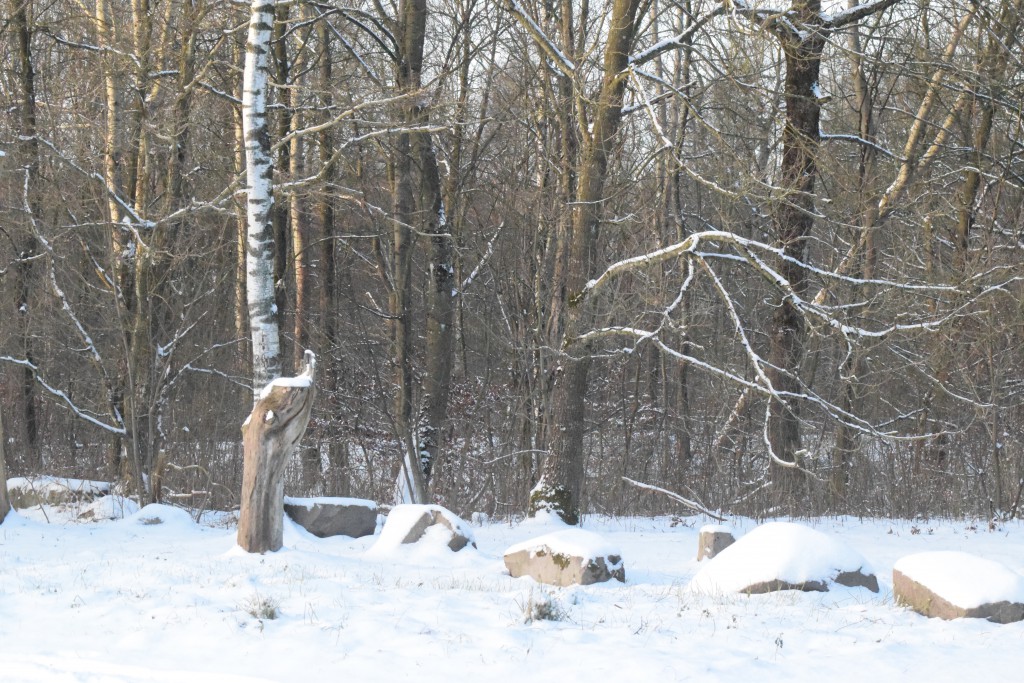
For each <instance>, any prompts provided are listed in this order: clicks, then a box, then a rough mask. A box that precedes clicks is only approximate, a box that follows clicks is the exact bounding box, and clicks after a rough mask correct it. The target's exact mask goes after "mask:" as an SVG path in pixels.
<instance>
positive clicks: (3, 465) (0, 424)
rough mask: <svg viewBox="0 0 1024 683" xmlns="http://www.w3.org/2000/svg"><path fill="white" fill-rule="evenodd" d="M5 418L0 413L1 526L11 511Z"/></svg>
mask: <svg viewBox="0 0 1024 683" xmlns="http://www.w3.org/2000/svg"><path fill="white" fill-rule="evenodd" d="M6 442H7V439H6V438H5V437H4V416H3V413H0V524H3V521H4V518H5V517H7V513H8V512H10V511H11V501H10V499H9V497H8V495H7V460H6V458H5V454H4V444H5V443H6Z"/></svg>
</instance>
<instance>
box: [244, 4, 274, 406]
mask: <svg viewBox="0 0 1024 683" xmlns="http://www.w3.org/2000/svg"><path fill="white" fill-rule="evenodd" d="M274 10H275V3H274V1H273V0H271V1H270V2H267V0H253V2H252V5H251V8H250V17H249V36H248V40H247V42H246V47H245V69H244V71H243V74H242V130H243V136H244V138H245V174H246V193H247V198H246V217H247V227H248V234H247V251H246V297H247V301H248V307H249V334H250V338H251V340H252V374H253V395H254V397H258V396H259V392H260V391H261V390H262V388H263V387H264V386H266V385H267V383H268V382H270V380H272V379H274V378H275V377H278V376H280V374H281V342H280V324H279V313H278V310H277V304H276V303H275V299H274V229H273V209H274V167H273V163H272V158H271V144H270V128H269V125H268V121H267V103H268V101H269V99H270V39H271V36H272V35H273V30H274V15H275V12H274Z"/></svg>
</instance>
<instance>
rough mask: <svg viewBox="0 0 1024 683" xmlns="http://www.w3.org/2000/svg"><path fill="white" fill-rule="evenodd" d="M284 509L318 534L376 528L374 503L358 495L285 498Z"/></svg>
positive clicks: (357, 534) (370, 531)
mask: <svg viewBox="0 0 1024 683" xmlns="http://www.w3.org/2000/svg"><path fill="white" fill-rule="evenodd" d="M284 511H285V514H287V515H288V516H289V517H291V519H292V521H293V522H295V523H296V524H298V525H299V526H301V527H302V528H303V529H305V530H306V531H308V532H309V533H311V534H313V535H314V536H319V537H320V538H327V537H328V536H351V537H352V538H360V537H362V536H370V535H372V534H373V532H374V530H375V529H376V528H377V504H376V503H375V502H373V501H372V500H363V499H361V498H285V499H284Z"/></svg>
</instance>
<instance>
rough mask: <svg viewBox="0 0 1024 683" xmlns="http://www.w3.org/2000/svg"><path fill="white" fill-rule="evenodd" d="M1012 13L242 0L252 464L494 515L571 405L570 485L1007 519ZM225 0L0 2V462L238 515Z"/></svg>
mask: <svg viewBox="0 0 1024 683" xmlns="http://www.w3.org/2000/svg"><path fill="white" fill-rule="evenodd" d="M858 8H863V9H865V11H864V12H863V13H859V10H858ZM867 9H870V10H871V11H870V12H868V11H866V10H867ZM1022 9H1024V8H1022V3H1021V2H1020V0H999V1H993V2H987V3H977V4H976V3H972V2H964V1H961V0H933V1H931V2H929V1H928V0H902V1H899V2H892V1H889V2H877V1H875V2H869V3H865V4H864V5H857V3H851V5H850V6H849V7H847V6H846V5H845V4H840V3H831V4H830V3H825V6H824V7H822V6H821V4H820V3H818V2H815V1H814V0H793V1H792V2H788V3H781V2H780V3H762V2H751V3H744V2H739V1H738V0H733V2H713V1H711V0H677V1H669V0H644V1H640V0H590V1H588V0H577V1H576V2H571V1H562V0H542V1H540V2H535V1H534V0H508V1H505V2H497V1H496V0H402V1H401V2H400V3H398V4H395V3H392V2H388V1H387V0H377V1H370V0H365V1H363V0H353V1H352V2H347V1H346V2H334V1H332V2H325V3H317V2H289V3H286V2H278V3H276V6H275V7H274V8H273V10H274V12H275V15H276V21H275V22H274V26H273V39H272V43H271V53H270V68H271V80H272V82H273V84H272V87H271V88H270V102H269V105H268V112H269V122H270V136H269V137H270V140H269V143H270V144H271V145H272V155H273V164H274V177H273V180H274V186H275V188H274V192H275V203H274V208H273V213H272V224H273V233H274V246H275V250H274V254H275V257H274V264H273V268H274V271H273V272H274V281H275V283H276V287H275V298H276V315H277V316H278V324H279V325H280V329H281V330H282V338H283V351H282V358H283V362H282V365H283V369H284V372H285V373H286V374H287V373H289V372H291V371H292V370H293V369H294V368H295V366H296V365H297V364H298V362H299V361H300V360H301V358H302V351H303V349H305V348H310V349H313V350H314V351H315V352H316V353H317V357H318V361H319V362H318V391H319V394H318V398H317V403H316V405H315V408H314V416H313V420H312V422H311V425H310V430H309V432H307V435H306V437H305V439H304V441H303V445H302V446H301V449H300V453H299V454H298V457H297V458H296V459H295V462H294V464H293V466H292V467H291V468H290V469H289V472H288V483H287V484H286V490H287V492H288V493H289V495H309V494H316V495H352V496H360V497H367V498H372V499H376V500H381V501H390V500H393V499H394V488H395V481H396V478H397V476H398V474H399V470H400V468H401V466H402V465H401V464H402V462H403V452H404V451H407V450H408V449H409V448H410V447H411V448H412V449H413V452H418V453H419V454H420V455H421V462H422V463H423V464H424V466H425V469H426V472H425V473H426V475H427V476H428V477H429V487H430V490H429V497H430V498H431V499H432V500H435V501H438V502H441V503H442V504H444V505H446V506H448V507H450V508H451V509H453V510H455V511H457V512H462V513H465V514H468V513H469V512H472V511H483V512H486V513H488V514H491V515H495V516H505V515H512V514H520V513H523V512H525V511H526V509H527V505H528V501H529V494H530V491H531V489H533V487H534V486H535V485H536V484H537V483H538V481H539V479H540V477H541V474H542V473H543V472H549V473H550V475H549V476H550V477H554V476H555V474H556V472H555V470H556V469H558V468H554V467H553V465H552V463H555V464H559V463H562V464H564V458H565V456H564V452H566V449H567V448H568V449H569V451H571V450H572V443H571V441H572V438H573V437H572V434H570V435H569V436H565V435H566V433H567V430H566V427H569V428H570V429H569V430H568V432H572V431H573V430H572V428H573V427H578V428H579V429H578V431H579V434H578V439H579V444H580V448H579V449H578V450H579V454H578V455H579V457H578V459H577V460H578V462H576V464H575V466H570V467H568V468H562V470H561V472H562V474H561V475H560V476H562V477H563V479H564V480H565V481H568V482H569V485H570V488H572V487H573V486H576V487H578V490H579V493H578V500H576V501H575V502H574V503H573V504H574V505H575V506H576V507H578V509H579V510H580V511H582V512H584V513H609V514H633V513H645V514H650V513H661V512H678V511H681V510H684V509H685V508H680V507H679V506H677V505H676V503H674V502H673V501H671V500H669V499H668V498H664V497H657V496H654V495H653V494H651V493H650V492H645V491H644V490H642V489H638V488H636V487H634V486H631V485H630V484H628V483H626V482H625V481H624V480H623V477H628V478H630V479H633V480H637V481H642V482H646V483H650V484H654V485H658V486H662V487H664V488H667V489H670V490H673V491H676V492H678V493H680V494H682V495H683V496H685V497H687V498H690V499H693V500H695V501H699V502H700V503H701V504H703V505H704V506H707V507H710V508H713V509H724V510H728V511H730V512H732V513H735V514H747V515H755V516H756V515H764V514H771V513H773V512H779V511H790V512H794V513H796V514H804V515H813V514H861V515H879V516H892V517H912V516H915V515H938V514H942V515H981V516H1001V517H1014V516H1018V515H1019V514H1021V510H1020V502H1021V492H1022V489H1024V410H1022V399H1024V393H1022V392H1024V375H1022V372H1021V369H1020V368H1021V367H1022V361H1024V352H1022V345H1021V341H1022V338H1024V310H1022V296H1021V295H1022V284H1021V276H1022V275H1024V273H1022V270H1024V259H1022V258H1021V256H1022V249H1024V242H1022V236H1024V235H1022V232H1024V218H1022V211H1021V206H1022V199H1024V193H1022V189H1024V188H1022V184H1024V146H1022V145H1024V115H1022V108H1021V107H1022V99H1024V97H1022V95H1024V69H1022V65H1021V58H1020V55H1021V53H1022V50H1021V46H1020V39H1021V33H1022V31H1024V28H1022V26H1021V10H1022ZM251 15H252V12H251V8H250V7H249V6H248V5H247V4H243V3H238V2H229V1H226V0H48V1H47V2H40V1H38V0H4V3H3V5H2V9H0V64H2V67H0V107H2V110H3V115H2V116H0V151H2V153H3V156H0V306H2V313H0V411H2V414H3V420H4V426H5V428H6V438H7V448H6V452H7V468H8V475H9V476H19V475H26V474H34V473H46V474H59V475H65V476H75V477H84V478H96V479H108V480H116V481H121V482H124V485H125V487H126V489H127V490H128V491H131V492H132V493H133V495H135V494H138V495H140V497H143V498H149V499H162V500H165V501H169V502H175V503H178V504H183V505H192V506H207V507H216V508H222V509H224V508H231V507H232V506H234V505H237V496H238V490H239V488H240V478H241V438H240V432H239V427H240V424H241V422H242V420H243V419H244V417H245V416H246V415H247V414H248V412H249V409H250V407H251V401H252V392H253V387H252V376H253V368H252V351H251V348H250V325H249V321H248V308H247V303H246V292H245V286H246V275H245V265H246V258H247V251H246V217H245V192H244V190H245V187H246V182H245V175H244V171H245V159H244V156H243V154H242V149H243V144H242V132H241V125H242V124H241V120H242V119H241V115H242V111H241V110H242V92H241V87H242V71H243V60H244V57H245V50H246V32H247V27H248V23H249V21H250V17H251ZM623 17H626V18H628V19H629V21H630V23H629V25H628V27H627V28H628V29H629V30H627V31H625V34H626V35H622V34H623V31H622V30H620V29H622V27H623V26H624V25H625V24H621V23H620V24H617V23H616V21H619V20H620V19H622V18H623ZM616 40H618V41H619V42H615V41H616ZM815 54H816V55H817V57H818V60H819V62H820V63H816V62H814V59H815ZM812 63H814V64H816V70H817V67H820V71H817V72H816V73H815V74H809V72H808V71H807V69H805V68H804V67H806V66H808V65H811V64H812ZM812 77H813V78H812ZM616 98H618V99H616ZM609 112H611V113H609ZM615 116H617V117H618V118H617V119H616V120H613V119H614V118H615ZM799 117H803V118H802V119H799ZM816 117H817V118H816ZM798 119H799V120H798ZM801 121H802V124H808V122H810V125H811V126H812V127H811V128H807V127H806V125H804V127H803V128H799V127H795V126H796V123H800V122H801ZM595 131H596V132H595ZM595 160H596V161H595ZM595 170H596V171H600V172H601V173H602V178H601V181H602V182H601V183H600V184H599V185H600V186H599V187H595V186H594V185H593V184H592V180H593V176H594V173H595ZM808 180H809V184H808ZM595 189H596V190H597V193H596V194H594V192H593V190H595ZM588 192H589V193H590V194H587V193H588ZM588 221H589V222H588ZM708 231H719V233H716V234H718V237H717V238H715V237H714V235H713V234H711V233H709V234H708V235H707V236H706V237H705V238H701V240H700V241H699V243H697V242H693V241H692V240H691V243H690V244H689V248H688V249H683V250H678V251H675V252H671V254H669V255H671V258H668V257H667V256H666V255H665V254H662V256H659V257H657V258H651V259H648V260H647V261H633V262H626V263H623V264H622V265H621V266H619V267H618V270H616V271H615V273H613V275H614V277H609V278H608V279H607V280H603V281H602V283H601V285H600V287H599V288H596V289H594V290H592V291H591V290H588V292H589V293H588V294H587V296H586V298H581V296H580V294H581V292H582V291H583V287H584V285H585V283H586V282H587V281H589V280H591V279H592V278H597V277H598V276H599V275H601V273H602V272H603V271H605V269H606V268H608V267H610V266H613V265H615V264H619V263H622V262H623V261H624V260H625V259H629V258H631V257H637V256H641V255H644V254H651V253H656V252H657V250H659V249H664V248H666V247H671V246H672V245H679V244H681V243H685V241H686V240H687V238H689V237H691V236H693V235H695V234H698V233H708ZM777 276H780V277H781V278H782V280H781V281H780V280H779V277H777ZM794 302H803V305H802V307H801V306H797V305H795V304H794ZM780 353H781V355H779V354H780ZM583 358H586V359H587V360H586V361H585V365H586V366H587V369H586V370H584V371H583V372H582V384H580V383H579V378H580V373H578V372H577V370H576V369H575V368H577V367H578V366H579V365H580V362H581V359H583ZM571 378H575V379H574V380H573V381H575V382H576V383H575V384H573V385H572V386H568V385H569V384H571V382H570V379H571ZM571 396H577V397H579V398H580V401H581V403H580V405H581V406H582V405H585V408H586V409H585V411H584V412H582V413H579V412H576V413H574V412H573V411H572V410H571V408H572V406H570V405H568V404H567V403H566V401H567V400H568V398H567V397H571ZM577 407H579V406H577ZM565 439H568V440H569V442H570V443H569V445H568V446H566V444H565V443H563V441H564V440H565ZM772 453H775V459H774V460H773V458H772ZM572 457H574V456H570V458H569V460H570V465H572ZM789 464H794V465H797V466H798V467H789V466H787V465H789ZM545 467H546V468H548V469H547V470H545Z"/></svg>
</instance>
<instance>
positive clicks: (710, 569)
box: [689, 522, 878, 594]
mask: <svg viewBox="0 0 1024 683" xmlns="http://www.w3.org/2000/svg"><path fill="white" fill-rule="evenodd" d="M831 583H838V584H841V585H843V586H861V587H864V588H867V589H868V590H870V591H873V592H875V593H877V592H878V579H877V578H876V577H875V575H874V574H873V573H872V571H871V569H870V567H869V565H868V563H867V561H866V560H865V559H864V557H863V556H861V554H860V553H858V552H857V551H855V550H853V549H852V548H850V547H849V546H847V545H846V544H844V543H842V542H840V541H838V540H836V539H835V538H833V537H832V536H828V535H826V534H823V533H821V532H820V531H816V530H814V529H811V528H809V527H806V526H803V525H801V524H793V523H790V522H772V523H769V524H764V525H762V526H759V527H757V528H756V529H754V530H753V531H751V532H750V533H748V534H747V535H746V536H743V537H742V538H740V539H739V540H738V541H736V543H734V544H732V545H731V546H729V547H728V548H726V549H725V550H723V551H722V552H721V554H719V555H718V556H717V557H715V558H714V559H713V560H711V561H710V562H708V563H707V564H706V565H704V567H703V568H702V569H701V570H700V571H699V572H697V575H696V576H694V577H693V580H692V581H691V582H690V585H689V590H690V591H692V592H695V593H748V594H749V593H768V592H771V591H780V590H802V591H827V590H828V587H829V584H831Z"/></svg>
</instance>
